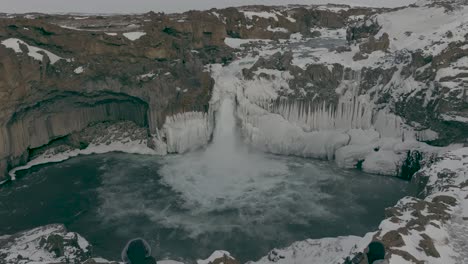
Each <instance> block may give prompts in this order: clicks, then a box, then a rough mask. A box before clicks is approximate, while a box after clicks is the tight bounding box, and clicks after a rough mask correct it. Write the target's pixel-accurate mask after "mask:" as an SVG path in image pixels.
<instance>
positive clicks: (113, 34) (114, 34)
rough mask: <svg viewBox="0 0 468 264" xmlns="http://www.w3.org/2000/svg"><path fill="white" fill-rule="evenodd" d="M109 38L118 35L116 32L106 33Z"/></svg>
mask: <svg viewBox="0 0 468 264" xmlns="http://www.w3.org/2000/svg"><path fill="white" fill-rule="evenodd" d="M104 33H105V34H106V35H108V36H117V33H115V32H104Z"/></svg>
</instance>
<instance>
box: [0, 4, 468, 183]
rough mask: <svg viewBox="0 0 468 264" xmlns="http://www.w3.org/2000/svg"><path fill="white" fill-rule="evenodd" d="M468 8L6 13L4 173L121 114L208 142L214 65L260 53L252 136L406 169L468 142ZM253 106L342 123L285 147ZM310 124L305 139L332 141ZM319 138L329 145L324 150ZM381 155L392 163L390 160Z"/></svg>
mask: <svg viewBox="0 0 468 264" xmlns="http://www.w3.org/2000/svg"><path fill="white" fill-rule="evenodd" d="M466 13H467V12H466V5H464V3H463V1H448V2H444V3H440V2H437V1H435V2H434V1H420V2H418V4H415V5H413V6H410V7H405V8H396V9H375V8H373V9H371V8H351V7H349V6H340V5H328V6H290V7H287V8H285V7H266V6H249V7H241V8H227V9H223V10H217V9H213V10H208V11H190V12H187V13H183V14H161V13H153V12H150V13H147V14H142V15H115V16H73V15H44V14H27V15H3V16H2V18H1V19H0V43H1V45H0V69H1V70H0V102H1V104H0V113H1V115H0V135H1V137H0V139H1V144H0V171H2V172H6V171H8V170H10V169H11V168H13V167H16V166H18V165H22V164H24V163H26V162H28V161H29V160H30V159H31V158H32V157H33V156H34V155H33V154H34V153H38V152H41V151H38V150H43V149H44V148H45V149H47V148H48V146H49V145H50V144H52V143H54V142H56V141H60V142H62V143H64V144H68V145H70V144H71V145H73V146H75V147H78V148H83V147H86V146H87V145H88V144H89V143H90V142H89V140H88V141H83V142H80V140H79V139H76V137H75V138H74V139H73V140H70V139H69V137H70V135H72V134H74V133H75V134H76V133H78V132H80V131H82V130H83V129H85V128H87V127H89V126H92V125H94V124H98V123H102V122H108V121H111V122H120V121H132V122H134V123H135V124H137V125H138V126H140V127H142V128H145V129H146V130H147V133H146V134H147V135H146V136H144V138H143V139H144V140H146V141H145V142H147V143H146V144H147V145H148V147H150V148H153V149H155V151H156V152H158V153H167V152H184V151H187V150H190V149H192V148H194V147H197V146H201V145H203V144H206V143H207V142H208V141H209V140H210V137H211V132H212V127H213V122H214V120H213V115H211V114H210V112H212V111H215V110H216V109H214V108H213V107H211V108H210V99H211V98H212V89H213V82H214V81H213V79H212V78H211V75H212V74H213V73H210V71H211V70H210V69H209V68H208V67H206V65H207V64H216V63H221V64H226V63H229V62H230V61H232V60H233V59H234V58H236V57H237V58H249V57H251V58H253V61H251V63H250V62H249V63H250V64H249V63H245V64H244V65H243V66H242V67H240V69H239V70H240V71H241V73H242V75H241V76H240V77H239V78H241V81H242V82H243V83H244V84H243V85H245V86H246V88H245V89H244V92H243V94H242V93H241V94H238V96H239V102H240V108H239V109H241V110H242V111H243V112H240V116H239V118H240V119H242V120H244V121H245V122H243V124H244V125H243V130H244V133H245V135H246V140H247V141H248V142H250V143H251V144H253V145H257V146H259V147H260V148H263V149H264V150H266V151H269V152H274V153H282V154H294V155H301V156H310V157H317V158H329V159H336V160H337V164H338V165H339V166H343V167H363V168H364V169H365V170H367V171H369V172H377V173H383V174H390V175H393V174H397V175H401V174H402V173H401V171H400V168H401V167H403V166H404V164H405V162H406V163H408V158H410V157H412V155H413V154H411V153H412V151H414V150H418V151H419V152H422V153H432V152H433V149H432V147H431V146H430V145H432V146H447V145H450V144H453V143H462V144H463V143H465V142H466V131H467V130H468V127H467V120H468V119H467V116H468V112H467V111H468V110H467V109H468V108H467V104H468V103H467V96H466V78H467V77H466V73H465V71H466V67H468V66H467V62H466V55H467V52H468V46H467V43H468V42H467V32H468V30H467V24H466V20H467V17H466ZM415 14H416V15H415ZM418 14H419V15H418ZM427 14H431V15H430V16H428V15H427ZM259 39H260V40H265V41H267V42H263V44H261V43H260V44H259V42H255V40H259ZM236 50H237V51H236ZM247 66H248V67H247ZM258 86H263V87H264V89H263V90H259V89H257V88H256V87H258ZM242 98H245V99H246V100H244V101H243V100H240V99H242ZM247 104H248V105H249V106H248V107H247ZM251 106H256V107H259V109H257V110H258V111H267V112H268V113H271V114H273V115H279V116H280V117H281V119H282V120H283V121H286V122H287V123H288V124H290V125H292V126H294V127H297V128H299V129H300V130H298V133H299V134H301V135H302V134H303V133H309V134H310V133H312V132H313V133H315V134H317V133H321V132H326V133H328V132H330V131H332V132H333V133H338V134H339V135H338V134H337V135H338V136H337V137H333V139H332V138H329V139H327V140H328V141H329V143H330V144H331V145H327V146H321V145H320V146H318V145H314V144H315V143H314V144H312V145H313V146H311V147H313V149H315V150H311V151H309V150H306V149H302V150H298V149H294V150H293V149H291V147H288V148H283V147H281V148H278V147H277V145H278V142H279V144H283V143H284V144H285V142H283V143H281V141H282V140H284V137H282V136H278V135H271V136H268V135H266V134H264V132H262V131H263V130H262V127H259V126H258V124H256V123H255V122H258V120H257V119H255V120H253V119H251V118H250V117H249V118H250V119H249V118H243V116H242V115H243V114H244V115H245V114H246V115H247V116H255V115H256V113H258V111H257V110H255V111H254V112H252V107H251ZM248 109H250V110H248ZM252 122H253V123H252ZM262 122H264V123H265V122H266V121H262ZM268 122H277V121H271V120H270V121H268ZM268 122H266V123H268ZM281 122H282V121H281ZM250 128H255V129H256V130H252V129H250ZM350 129H351V130H352V129H354V130H359V131H361V130H362V131H364V132H359V131H357V132H356V131H354V132H353V131H351V130H350ZM253 131H255V135H256V136H255V139H254V138H253V137H252V136H253V135H254V134H252V133H253ZM373 131H375V132H376V133H374V132H373ZM289 132H291V131H290V130H289ZM289 132H288V133H289ZM363 133H364V134H365V135H364V136H363ZM366 133H367V134H366ZM369 133H370V134H369ZM309 134H304V135H308V136H307V137H304V138H303V140H305V141H307V142H317V140H318V141H323V137H316V135H315V136H310V135H309ZM352 134H354V138H353V135H352ZM358 134H360V135H361V136H359V135H358ZM194 135H195V136H194ZM192 137H194V138H192ZM272 137H275V138H276V141H277V142H274V140H273V141H271V138H272ZM300 137H303V136H300ZM307 138H308V139H307ZM361 139H365V140H364V141H365V142H363V141H362V140H361ZM388 139H392V140H393V141H392V142H393V143H392V142H390V143H389V140H388ZM259 140H260V141H259ZM278 140H279V141H278ZM327 140H326V141H327ZM70 142H71V143H70ZM271 142H273V143H271ZM398 142H410V143H411V142H425V143H428V144H429V145H420V144H413V143H411V144H409V143H408V144H406V143H405V144H403V145H401V144H399V145H398V144H396V143H398ZM270 143H271V144H270ZM351 143H353V144H351ZM289 145H291V144H289ZM348 145H351V146H348ZM317 148H318V149H322V148H323V149H324V150H323V151H322V152H320V153H318V154H317V153H316V149H317ZM396 149H397V150H396ZM379 150H380V151H379ZM426 156H427V155H426ZM429 156H430V155H429ZM389 160H390V163H389V162H388V161H389ZM375 164H379V166H380V167H382V166H383V167H385V169H384V170H382V171H376V168H375ZM418 166H419V165H418ZM409 171H414V170H412V169H409Z"/></svg>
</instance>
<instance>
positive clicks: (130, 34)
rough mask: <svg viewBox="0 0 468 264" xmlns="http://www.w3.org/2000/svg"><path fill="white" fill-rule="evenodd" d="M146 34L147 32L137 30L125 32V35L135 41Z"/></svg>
mask: <svg viewBox="0 0 468 264" xmlns="http://www.w3.org/2000/svg"><path fill="white" fill-rule="evenodd" d="M144 35H146V32H140V31H135V32H126V33H123V36H124V37H126V38H128V39H129V40H131V41H135V40H137V39H139V38H141V37H143V36H144Z"/></svg>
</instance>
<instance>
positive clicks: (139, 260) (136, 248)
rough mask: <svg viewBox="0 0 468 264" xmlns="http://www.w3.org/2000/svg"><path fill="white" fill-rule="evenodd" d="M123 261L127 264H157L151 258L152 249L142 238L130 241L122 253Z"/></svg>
mask: <svg viewBox="0 0 468 264" xmlns="http://www.w3.org/2000/svg"><path fill="white" fill-rule="evenodd" d="M122 261H123V262H124V263H125V264H156V260H155V259H154V257H152V256H151V247H150V246H149V244H148V242H146V240H144V239H142V238H136V239H132V240H130V241H129V242H128V243H127V245H126V246H125V248H124V250H123V251H122Z"/></svg>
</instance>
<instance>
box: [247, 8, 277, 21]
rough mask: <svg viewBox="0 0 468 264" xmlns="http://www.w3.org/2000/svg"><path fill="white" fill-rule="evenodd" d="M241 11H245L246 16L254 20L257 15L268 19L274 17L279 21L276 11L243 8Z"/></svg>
mask: <svg viewBox="0 0 468 264" xmlns="http://www.w3.org/2000/svg"><path fill="white" fill-rule="evenodd" d="M240 12H242V13H244V16H245V17H246V18H247V19H250V20H254V18H255V17H257V18H266V19H269V18H272V19H274V20H275V21H278V16H277V13H275V12H266V11H258V12H257V11H244V10H241V11H240Z"/></svg>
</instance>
